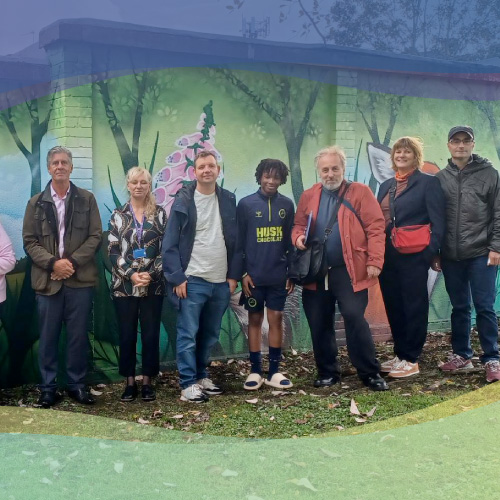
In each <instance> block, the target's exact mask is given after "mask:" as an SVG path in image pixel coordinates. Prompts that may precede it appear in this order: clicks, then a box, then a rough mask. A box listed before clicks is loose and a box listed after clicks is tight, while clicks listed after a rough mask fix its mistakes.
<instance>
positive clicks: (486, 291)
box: [433, 125, 500, 382]
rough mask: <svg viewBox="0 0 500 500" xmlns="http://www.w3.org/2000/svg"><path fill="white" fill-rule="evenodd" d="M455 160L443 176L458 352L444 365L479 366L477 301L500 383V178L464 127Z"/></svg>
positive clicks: (451, 142)
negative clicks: (499, 304)
mask: <svg viewBox="0 0 500 500" xmlns="http://www.w3.org/2000/svg"><path fill="white" fill-rule="evenodd" d="M448 149H449V151H450V153H451V159H450V160H449V161H448V165H447V166H446V168H445V169H444V170H441V171H440V172H439V173H438V174H437V177H438V179H439V181H440V182H441V187H442V188H443V191H444V194H445V197H446V218H447V230H446V236H445V240H444V244H443V248H442V250H441V259H440V261H439V260H437V261H435V262H434V264H433V268H434V269H435V270H436V271H439V270H441V268H442V271H443V275H444V279H445V284H446V290H447V292H448V295H449V296H450V300H451V304H452V306H453V311H452V314H451V342H452V348H453V354H452V356H451V357H450V359H449V360H448V361H447V362H445V363H442V364H441V366H440V368H441V370H443V371H445V372H456V371H460V370H462V371H467V370H470V369H472V368H473V365H472V362H471V358H472V354H473V351H472V348H471V344H470V330H471V301H470V297H471V295H472V301H473V303H474V307H475V309H476V324H477V330H478V334H479V340H480V342H481V347H482V350H483V354H482V355H481V362H482V363H483V365H484V366H485V370H486V380H487V381H488V382H494V381H496V380H500V362H499V352H498V322H497V316H496V314H495V309H494V303H495V297H496V287H495V283H496V276H497V266H498V265H499V264H500V179H499V176H498V172H497V171H496V170H495V169H494V168H493V166H492V165H491V163H490V162H489V161H488V160H487V159H486V158H481V157H480V156H478V155H476V154H472V150H473V149H474V131H473V130H472V128H470V127H468V126H465V125H461V126H457V127H453V128H452V129H451V130H450V132H449V133H448Z"/></svg>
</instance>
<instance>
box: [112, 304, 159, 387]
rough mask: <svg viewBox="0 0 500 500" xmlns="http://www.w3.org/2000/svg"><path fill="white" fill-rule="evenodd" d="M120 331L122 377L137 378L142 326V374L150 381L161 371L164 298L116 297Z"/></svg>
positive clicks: (120, 370)
mask: <svg viewBox="0 0 500 500" xmlns="http://www.w3.org/2000/svg"><path fill="white" fill-rule="evenodd" d="M113 303H114V304H115V309H116V316H117V319H118V327H119V329H120V362H119V373H120V375H122V376H124V377H133V376H135V366H136V363H137V360H136V350H137V326H138V322H139V321H140V324H141V343H142V374H143V375H146V376H148V377H154V376H155V375H158V372H159V371H160V323H161V307H162V303H163V296H162V295H148V296H146V297H113Z"/></svg>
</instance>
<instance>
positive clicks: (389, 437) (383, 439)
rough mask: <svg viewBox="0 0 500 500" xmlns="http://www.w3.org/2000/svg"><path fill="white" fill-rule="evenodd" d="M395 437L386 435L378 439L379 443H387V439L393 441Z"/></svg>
mask: <svg viewBox="0 0 500 500" xmlns="http://www.w3.org/2000/svg"><path fill="white" fill-rule="evenodd" d="M394 437H395V436H394V435H393V434H386V435H385V436H382V437H381V438H380V442H381V443H382V442H384V441H387V440H388V439H393V438H394Z"/></svg>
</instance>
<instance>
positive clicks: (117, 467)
mask: <svg viewBox="0 0 500 500" xmlns="http://www.w3.org/2000/svg"><path fill="white" fill-rule="evenodd" d="M114 469H115V472H116V473H117V474H121V473H122V472H123V462H115V467H114Z"/></svg>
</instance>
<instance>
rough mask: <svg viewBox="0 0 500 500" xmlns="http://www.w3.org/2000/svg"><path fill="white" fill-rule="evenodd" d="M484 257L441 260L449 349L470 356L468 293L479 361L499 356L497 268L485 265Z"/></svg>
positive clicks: (466, 356)
mask: <svg viewBox="0 0 500 500" xmlns="http://www.w3.org/2000/svg"><path fill="white" fill-rule="evenodd" d="M487 262H488V256H487V255H484V256H482V257H475V258H473V259H466V260H461V261H453V260H445V259H443V260H442V262H441V267H442V269H443V275H444V280H445V285H446V291H447V292H448V295H449V296H450V301H451V305H452V306H453V310H452V313H451V345H452V348H453V352H454V353H455V354H458V355H460V356H462V357H463V358H465V359H470V358H472V354H473V351H472V348H471V345H470V330H471V296H472V301H473V302H474V307H475V309H476V325H477V331H478V334H479V341H480V342H481V348H482V349H483V354H482V356H481V362H482V363H486V362H488V361H491V360H492V359H499V355H498V321H497V316H496V313H495V308H494V304H495V296H496V288H495V282H496V276H497V267H496V266H487V265H486V263H487Z"/></svg>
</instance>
